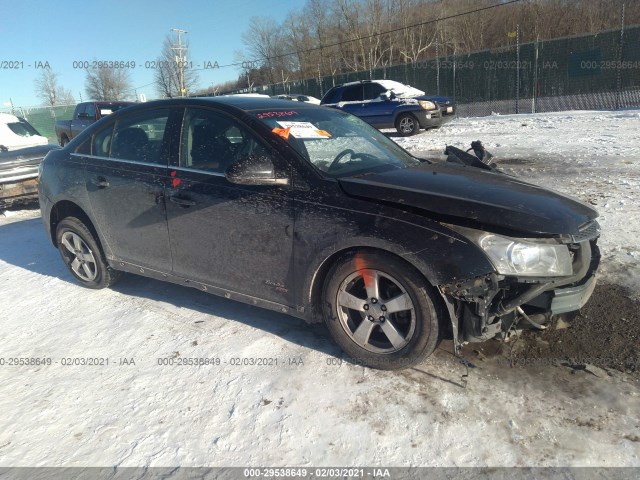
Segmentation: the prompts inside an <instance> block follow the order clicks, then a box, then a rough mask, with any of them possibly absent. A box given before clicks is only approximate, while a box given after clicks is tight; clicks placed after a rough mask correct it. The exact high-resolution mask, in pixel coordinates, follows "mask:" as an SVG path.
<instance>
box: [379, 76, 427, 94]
mask: <svg viewBox="0 0 640 480" xmlns="http://www.w3.org/2000/svg"><path fill="white" fill-rule="evenodd" d="M378 83H379V84H380V85H382V86H383V87H384V88H386V89H387V90H389V91H392V92H393V93H395V94H396V95H397V96H398V97H419V96H421V95H424V92H423V91H422V90H418V89H417V88H413V87H410V86H409V85H405V84H403V83H400V82H395V81H393V80H378Z"/></svg>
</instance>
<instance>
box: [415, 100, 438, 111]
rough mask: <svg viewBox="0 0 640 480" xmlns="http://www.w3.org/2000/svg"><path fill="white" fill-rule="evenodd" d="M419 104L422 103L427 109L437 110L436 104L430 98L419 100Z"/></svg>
mask: <svg viewBox="0 0 640 480" xmlns="http://www.w3.org/2000/svg"><path fill="white" fill-rule="evenodd" d="M418 105H420V106H421V107H422V108H424V109H425V110H435V109H436V104H435V103H433V102H430V101H429V100H418Z"/></svg>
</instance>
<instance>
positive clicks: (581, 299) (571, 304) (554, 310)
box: [550, 275, 596, 315]
mask: <svg viewBox="0 0 640 480" xmlns="http://www.w3.org/2000/svg"><path fill="white" fill-rule="evenodd" d="M595 288H596V276H595V275H593V276H592V277H590V278H589V279H588V280H587V281H586V282H585V283H583V284H582V285H577V286H574V287H568V288H559V289H557V290H554V291H553V298H552V299H551V307H550V311H551V314H552V315H559V314H561V313H569V312H575V311H576V310H580V309H581V308H582V307H584V305H585V304H586V303H587V302H588V301H589V298H591V294H592V293H593V291H594V290H595Z"/></svg>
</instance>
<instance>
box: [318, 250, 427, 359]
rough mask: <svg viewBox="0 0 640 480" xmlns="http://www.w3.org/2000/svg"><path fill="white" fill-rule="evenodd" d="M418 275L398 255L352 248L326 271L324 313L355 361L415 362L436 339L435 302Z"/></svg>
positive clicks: (331, 329) (326, 319)
mask: <svg viewBox="0 0 640 480" xmlns="http://www.w3.org/2000/svg"><path fill="white" fill-rule="evenodd" d="M431 295H432V293H431V289H430V287H429V286H428V285H427V284H426V282H425V280H424V279H423V278H422V276H421V275H420V274H419V273H418V272H417V271H416V270H415V269H413V268H412V267H411V266H410V265H408V264H406V263H405V262H403V261H402V260H400V259H397V258H395V257H392V256H388V255H383V254H378V253H356V254H354V255H351V256H348V257H346V258H343V259H342V260H340V261H339V262H337V263H336V264H335V265H334V266H333V268H332V269H331V270H330V272H329V274H328V276H327V279H326V281H325V285H324V302H323V304H324V309H325V311H324V317H325V322H326V324H327V327H328V328H329V331H330V333H331V335H332V337H333V338H334V340H335V341H336V342H337V343H338V345H340V347H342V349H343V350H344V351H345V352H346V353H347V354H348V355H350V356H351V357H352V358H353V360H354V361H355V362H356V363H362V364H364V365H366V366H369V367H373V368H379V369H383V370H394V369H398V368H405V367H409V366H411V365H415V364H417V363H419V362H420V361H421V360H423V359H424V358H426V357H427V356H428V355H429V354H431V353H432V352H433V350H434V349H435V348H436V346H437V344H438V339H439V328H438V325H439V324H438V315H437V312H436V309H435V302H434V300H433V299H432V296H431Z"/></svg>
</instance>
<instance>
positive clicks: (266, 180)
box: [224, 155, 289, 185]
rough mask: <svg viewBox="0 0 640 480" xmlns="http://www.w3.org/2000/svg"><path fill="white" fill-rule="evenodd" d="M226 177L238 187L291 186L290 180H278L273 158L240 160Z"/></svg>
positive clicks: (230, 168)
mask: <svg viewBox="0 0 640 480" xmlns="http://www.w3.org/2000/svg"><path fill="white" fill-rule="evenodd" d="M224 176H225V177H226V179H227V180H229V181H230V182H231V183H236V184H238V185H289V179H288V178H276V173H275V170H274V168H273V162H272V161H271V158H269V157H267V156H264V155H247V156H246V157H242V158H240V159H239V160H237V161H236V162H234V163H232V164H231V165H230V166H229V168H227V170H226V171H225V172H224Z"/></svg>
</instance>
